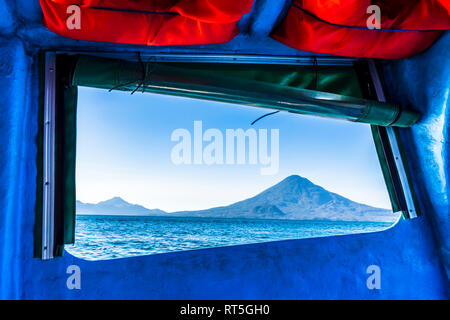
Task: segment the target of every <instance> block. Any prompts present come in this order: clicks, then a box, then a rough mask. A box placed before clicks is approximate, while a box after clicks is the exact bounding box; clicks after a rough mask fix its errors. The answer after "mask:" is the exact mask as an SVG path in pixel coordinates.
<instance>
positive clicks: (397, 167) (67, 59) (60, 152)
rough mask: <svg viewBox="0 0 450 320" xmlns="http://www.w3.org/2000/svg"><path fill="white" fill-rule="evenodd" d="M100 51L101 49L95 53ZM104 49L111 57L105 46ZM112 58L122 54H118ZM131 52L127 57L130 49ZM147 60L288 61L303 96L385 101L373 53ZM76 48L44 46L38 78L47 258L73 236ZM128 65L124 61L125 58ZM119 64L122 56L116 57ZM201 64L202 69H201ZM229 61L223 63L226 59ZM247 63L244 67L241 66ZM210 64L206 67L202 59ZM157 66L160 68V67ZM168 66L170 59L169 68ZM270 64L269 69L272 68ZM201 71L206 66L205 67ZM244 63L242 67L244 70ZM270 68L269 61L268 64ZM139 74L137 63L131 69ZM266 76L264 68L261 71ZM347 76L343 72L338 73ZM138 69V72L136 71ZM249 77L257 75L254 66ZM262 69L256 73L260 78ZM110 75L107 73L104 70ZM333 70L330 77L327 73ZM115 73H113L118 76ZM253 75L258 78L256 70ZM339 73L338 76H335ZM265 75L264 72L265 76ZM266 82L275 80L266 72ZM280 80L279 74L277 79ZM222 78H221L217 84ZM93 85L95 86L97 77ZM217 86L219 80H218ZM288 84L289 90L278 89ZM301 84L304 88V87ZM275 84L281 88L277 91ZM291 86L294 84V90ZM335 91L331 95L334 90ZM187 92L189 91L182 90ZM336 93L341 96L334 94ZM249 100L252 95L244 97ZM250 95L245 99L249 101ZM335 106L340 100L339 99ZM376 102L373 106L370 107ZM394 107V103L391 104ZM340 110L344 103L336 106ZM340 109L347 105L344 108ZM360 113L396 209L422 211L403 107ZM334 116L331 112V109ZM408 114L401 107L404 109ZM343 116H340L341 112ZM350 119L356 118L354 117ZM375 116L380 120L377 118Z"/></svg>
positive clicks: (38, 252)
mask: <svg viewBox="0 0 450 320" xmlns="http://www.w3.org/2000/svg"><path fill="white" fill-rule="evenodd" d="M96 55H98V53H97V54H96ZM104 56H106V57H108V58H111V55H110V54H104ZM113 58H114V59H118V58H119V59H120V58H127V57H121V56H119V57H117V56H116V55H114V57H113ZM128 58H129V57H128ZM145 59H146V61H149V60H150V61H151V62H152V63H161V64H165V63H169V64H170V63H173V64H175V65H176V64H178V63H183V64H185V65H186V64H188V65H190V66H191V67H194V68H196V66H202V65H203V67H202V68H203V69H205V66H208V65H211V64H213V65H215V66H216V67H217V66H219V67H220V66H226V65H230V64H232V65H234V66H239V67H241V66H243V67H244V66H246V65H252V64H254V65H256V64H258V65H265V66H269V67H275V68H277V66H281V65H282V66H290V67H291V68H302V67H304V68H305V70H306V71H305V73H304V74H305V75H306V76H303V75H302V73H301V72H300V76H299V77H300V80H301V81H297V82H296V86H297V88H299V89H298V90H299V91H298V92H300V93H301V94H302V93H305V94H306V98H308V99H310V98H312V99H314V98H315V95H317V94H319V95H324V96H325V98H326V99H328V98H330V97H333V98H335V99H336V97H334V96H337V95H338V94H340V93H341V94H342V92H343V93H345V95H344V96H342V95H341V96H339V97H344V98H345V97H346V95H351V96H353V98H350V100H349V101H350V102H352V103H353V102H355V103H360V102H359V101H362V100H361V99H362V98H364V99H367V101H381V102H385V101H386V98H385V96H384V91H383V84H382V80H381V77H380V76H379V74H378V70H377V66H376V64H375V62H374V61H372V60H352V59H342V58H330V57H323V58H322V57H317V58H316V57H312V58H298V57H274V56H238V55H222V56H218V55H159V56H151V57H150V58H147V57H146V58H145ZM136 60H137V61H135V62H134V65H138V66H143V68H142V70H143V72H142V73H143V75H144V79H145V72H146V71H145V70H148V68H147V66H146V65H145V64H144V63H143V62H142V60H143V58H142V57H141V56H140V55H139V56H138V57H137V59H136ZM77 61H78V56H77V54H75V53H64V52H61V53H56V52H43V53H42V54H41V81H40V108H39V132H38V135H37V146H38V156H37V169H38V175H37V193H36V194H37V198H36V208H35V209H36V219H35V244H34V256H35V257H37V258H41V259H45V260H47V259H52V258H55V257H59V256H62V254H63V251H64V245H65V244H71V243H74V241H75V218H76V212H75V210H76V205H75V203H76V198H75V157H76V155H75V152H76V104H77V85H79V83H76V82H77V81H79V80H77V81H75V80H74V72H75V67H76V63H77ZM125 66H127V65H126V64H125ZM321 67H324V68H325V69H326V68H343V69H346V68H347V70H351V72H353V73H354V77H353V78H352V80H351V81H349V82H351V83H350V84H347V86H346V87H345V88H344V89H342V88H336V86H335V85H333V83H331V84H330V83H329V82H328V83H327V81H320V82H319V81H318V77H319V76H321V75H322V74H321V73H320V68H321ZM120 68H123V64H120ZM202 68H200V69H202ZM225 68H226V67H225ZM244 68H245V67H244ZM206 69H207V67H206ZM164 70H165V69H162V71H161V72H162V74H163V75H164ZM167 70H169V71H171V70H170V67H169V68H168V69H167ZM272 70H273V69H272ZM203 71H204V70H203ZM244 71H245V70H244ZM269 72H270V68H269ZM131 73H133V74H136V70H132V72H131ZM325 74H326V73H325ZM238 76H239V77H244V78H245V77H250V76H249V75H248V74H247V75H243V74H242V73H241V74H238ZM262 76H263V77H266V78H267V72H266V75H264V74H263V75H262ZM341 76H345V72H344V73H342V74H341ZM138 77H139V76H138ZM251 77H253V78H254V77H255V75H254V74H253V75H252V76H251ZM258 77H259V78H258ZM109 78H110V79H111V77H109ZM331 78H333V77H331ZM334 78H335V79H334V81H335V83H334V84H336V83H338V82H342V81H341V79H336V77H334ZM116 80H117V79H115V80H114V81H116ZM246 80H249V81H250V82H249V83H250V85H252V83H251V81H254V79H252V78H250V79H244V81H246ZM256 80H261V79H260V76H257V79H256ZM336 80H337V81H336ZM117 81H121V82H123V79H119V80H117ZM214 81H215V79H212V83H213V86H212V88H213V89H212V90H211V88H208V89H209V91H210V92H209V93H208V94H210V95H209V96H202V97H200V98H203V99H205V98H206V99H210V100H216V101H217V100H219V101H224V100H220V99H216V97H215V96H214V93H215V92H214V85H215V83H214ZM264 81H266V80H264ZM268 81H269V82H270V81H272V80H268ZM277 81H278V82H280V80H277ZM119 84H120V85H119V86H117V84H115V85H113V83H108V81H105V83H104V86H103V88H108V89H114V88H115V87H116V89H122V90H128V91H132V90H139V89H141V87H143V83H142V82H139V81H135V83H134V84H133V86H134V89H133V87H126V86H125V87H124V86H123V85H122V84H121V83H119ZM217 85H219V86H220V82H219V83H218V84H217ZM92 86H94V87H95V86H96V85H95V84H94V85H92ZM216 88H217V86H216ZM267 88H269V89H271V90H272V89H273V90H275V91H273V92H274V94H280V95H283V94H286V93H287V94H291V92H290V91H289V90H291V89H290V88H282V87H281V88H280V86H278V87H276V86H275V85H273V86H272V85H271V84H268V86H267V87H264V85H263V91H264V90H267ZM284 89H286V91H283V90H284ZM303 89H307V90H304V91H301V90H303ZM279 90H280V91H279ZM153 92H159V93H166V94H177V84H175V85H174V88H173V90H172V91H170V92H164V91H163V92H161V91H158V90H153ZM294 93H295V94H296V93H297V92H294ZM227 94H228V96H232V99H233V100H227V101H229V102H231V101H232V102H237V103H242V104H248V105H255V104H257V105H259V106H261V105H262V106H264V107H266V108H269V109H271V104H272V103H273V101H267V103H266V100H267V96H265V97H264V96H263V97H261V96H260V95H258V94H257V93H256V94H255V95H253V96H245V97H242V96H238V97H237V99H236V96H233V92H232V91H231V94H230V93H229V92H228V93H227ZM333 95H334V96H333ZM184 96H186V95H184ZM252 99H254V100H252ZM338 99H340V98H338ZM248 100H252V101H248ZM311 101H312V102H311V106H312V108H313V109H312V111H311V109H309V110H308V111H307V112H299V113H304V114H313V115H314V114H316V115H319V116H326V114H325V115H324V114H320V112H322V111H320V110H323V109H320V110H319V109H317V110H318V111H317V112H316V111H315V110H316V109H314V100H311ZM247 102H249V103H247ZM336 106H337V107H340V105H339V104H337V105H336ZM273 109H274V110H283V106H280V105H278V106H275V107H274V108H273ZM372 109H373V110H375V111H377V110H376V106H375V107H374V108H372ZM329 110H330V112H331V113H334V111H333V106H330V107H329ZM285 111H289V112H296V110H285ZM389 112H390V113H392V112H391V111H389ZM338 113H342V111H338ZM344 113H345V112H344ZM363 114H364V116H366V115H367V114H369V117H368V118H367V119H368V120H367V121H365V120H364V121H361V122H367V123H371V122H370V116H374V117H375V118H377V117H378V118H379V119H376V121H375V122H376V123H378V122H379V121H381V123H382V124H384V125H377V124H371V129H372V135H373V139H374V143H375V147H376V151H377V154H378V158H379V161H380V165H381V168H382V172H383V176H384V179H385V182H386V186H387V190H388V193H389V197H390V200H391V204H392V209H393V211H394V212H399V211H401V212H402V214H403V217H404V218H406V219H409V218H415V217H417V216H418V215H420V212H418V211H417V210H418V208H419V207H418V205H417V200H416V197H415V193H414V188H413V186H412V183H411V178H410V173H409V170H408V166H407V163H406V159H405V156H404V154H403V150H402V147H401V144H400V140H399V139H398V133H397V129H396V128H395V127H393V126H390V125H389V124H390V123H391V122H392V119H394V120H395V121H397V120H398V119H399V118H400V112H399V111H397V114H394V118H392V119H387V120H384V119H383V116H384V115H385V112H384V111H383V110H382V111H381V112H378V111H377V112H373V111H371V112H367V110H365V111H363ZM332 116H333V117H334V116H336V114H333V115H332ZM407 116H408V115H406V117H407ZM338 117H339V115H338ZM341 118H344V119H345V117H341ZM347 120H351V121H357V120H355V119H352V118H348V119H347ZM377 121H378V122H377Z"/></svg>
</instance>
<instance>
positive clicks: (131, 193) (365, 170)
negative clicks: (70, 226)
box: [76, 87, 390, 212]
mask: <svg viewBox="0 0 450 320" xmlns="http://www.w3.org/2000/svg"><path fill="white" fill-rule="evenodd" d="M268 112H270V110H267V109H261V108H255V107H248V106H239V105H234V104H229V103H219V102H212V101H205V100H198V99H187V98H180V97H173V96H166V95H158V94H150V93H140V92H136V93H134V94H133V95H131V94H130V92H121V91H112V92H108V90H104V89H92V88H85V87H79V96H78V114H77V118H78V119H77V120H78V124H77V167H76V179H77V180H76V185H77V199H78V200H80V201H83V202H89V203H97V202H100V201H104V200H107V199H110V198H112V197H116V196H119V197H122V198H123V199H124V200H126V201H128V202H130V203H135V204H140V205H143V206H145V207H147V208H149V209H154V208H158V209H161V210H165V211H167V212H173V211H179V210H200V209H207V208H212V207H216V206H224V205H229V204H232V203H234V202H237V201H240V200H244V199H247V198H249V197H252V196H254V195H256V194H258V193H259V192H261V191H263V190H265V189H267V188H269V187H271V186H273V185H274V184H276V183H278V182H280V181H281V180H283V179H284V178H286V177H287V176H289V175H292V174H297V175H300V176H302V177H305V178H307V179H309V180H310V181H312V182H313V183H315V184H318V185H320V186H322V187H324V188H325V189H327V190H328V191H331V192H335V193H337V194H340V195H342V196H344V197H347V198H349V199H351V200H353V201H356V202H360V203H364V204H368V205H371V206H375V207H379V208H386V209H390V201H389V196H388V193H387V190H386V186H385V183H384V180H383V176H382V173H381V169H380V165H379V163H378V159H377V155H376V151H375V147H374V144H373V141H372V136H371V132H370V127H369V125H366V124H360V123H352V122H347V121H343V120H334V119H327V118H319V117H313V116H304V115H297V114H292V113H287V112H280V113H277V114H274V115H271V116H268V117H265V118H263V119H261V120H260V121H258V122H256V123H255V124H254V125H253V126H252V125H251V123H252V122H253V121H254V120H255V119H257V118H258V117H260V116H262V115H264V114H266V113H268ZM194 121H201V124H202V133H203V134H204V133H205V132H206V131H207V130H208V129H216V130H209V131H208V132H210V133H215V134H216V135H215V136H214V137H213V138H211V142H212V141H214V143H216V140H217V139H218V138H219V137H220V136H217V134H218V132H219V133H221V135H222V136H223V140H224V141H223V144H224V148H223V150H224V154H223V159H224V164H217V163H213V164H205V161H204V159H203V161H202V164H195V163H194V162H195V161H194V160H195V159H194V153H195V152H194V144H195V142H194V141H197V149H196V150H203V152H206V151H205V149H206V147H207V146H208V145H209V144H210V143H211V142H208V141H204V142H203V143H202V147H200V149H198V146H199V144H198V141H201V140H202V139H201V137H202V136H201V134H200V135H199V134H198V132H199V131H197V132H195V130H194ZM239 128H241V129H243V130H244V131H245V130H248V129H254V130H255V132H256V137H257V139H258V141H260V140H261V135H260V131H259V130H260V129H262V130H264V129H265V130H267V134H268V155H269V156H270V155H271V151H274V150H276V148H275V147H274V148H272V147H271V143H272V142H273V141H275V140H276V139H271V133H274V132H275V131H274V130H278V135H279V165H278V167H277V168H275V169H278V170H275V169H274V170H272V172H269V173H270V174H265V175H263V174H261V173H262V170H261V168H264V167H268V165H267V164H263V163H261V158H260V154H259V153H258V154H257V161H256V162H257V163H256V164H255V163H253V164H252V163H249V160H248V159H246V163H244V164H236V163H235V164H227V163H226V161H225V160H226V153H227V152H226V151H227V150H226V148H225V144H226V130H227V129H239ZM177 129H179V130H178V131H176V130H177ZM180 129H181V131H180ZM183 129H184V130H183ZM174 132H175V133H176V132H178V133H179V132H184V133H186V132H189V133H190V136H191V140H190V142H191V147H192V148H191V153H192V154H191V156H192V158H191V164H185V163H181V164H177V161H175V162H174V161H173V159H174V156H173V155H174V154H175V155H183V154H184V155H186V154H185V153H183V152H181V153H178V152H176V151H174V148H175V150H178V151H179V149H176V146H178V147H181V144H180V142H182V141H184V142H185V141H186V140H187V137H185V138H186V139H184V140H183V139H182V138H180V137H178V138H179V139H178V140H177V139H175V138H177V137H175V138H174V137H173V135H174ZM199 137H200V139H199ZM214 138H215V139H214ZM274 138H276V137H275V136H274ZM195 139H197V140H195ZM262 141H264V139H263V140H262ZM217 143H218V142H217ZM217 143H216V146H218V145H219V144H217ZM184 146H185V147H186V144H185V145H184ZM258 148H259V145H258ZM260 151H261V150H260V149H258V152H260ZM236 152H237V150H236ZM195 154H197V155H198V154H199V153H198V152H197V153H195ZM211 154H212V155H216V156H217V154H215V153H211ZM272 155H275V153H274V152H272ZM219 156H220V154H219ZM248 156H249V155H248V152H247V158H248ZM219 158H220V157H219ZM274 158H275V157H274ZM200 159H202V153H201V152H200ZM273 163H275V161H274V160H273ZM266 173H267V172H266Z"/></svg>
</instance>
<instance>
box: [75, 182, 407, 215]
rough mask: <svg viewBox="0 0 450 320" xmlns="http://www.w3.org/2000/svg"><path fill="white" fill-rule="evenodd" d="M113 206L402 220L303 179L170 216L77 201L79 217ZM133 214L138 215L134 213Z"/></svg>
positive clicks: (119, 202)
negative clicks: (241, 197)
mask: <svg viewBox="0 0 450 320" xmlns="http://www.w3.org/2000/svg"><path fill="white" fill-rule="evenodd" d="M79 203H80V211H79V210H78V209H79V208H78V205H79ZM110 205H112V208H111V212H112V213H111V214H120V212H121V211H123V212H124V213H123V215H146V216H148V215H156V216H189V217H211V218H249V219H292V220H332V221H373V222H394V221H396V219H397V218H398V216H397V215H396V214H394V213H392V211H390V210H387V209H380V208H375V207H371V206H368V205H365V204H361V203H358V202H355V201H352V200H350V199H347V198H345V197H343V196H341V195H339V194H336V193H333V192H330V191H328V190H326V189H324V188H323V187H321V186H319V185H316V184H314V183H312V182H311V181H310V180H308V179H307V178H304V177H301V176H299V175H291V176H288V177H287V178H285V179H283V180H282V181H281V182H279V183H277V184H275V185H273V186H272V187H269V188H267V189H266V190H264V191H262V192H260V193H258V194H257V195H255V196H253V197H250V198H248V199H245V200H241V201H238V202H235V203H233V204H230V205H227V206H220V207H214V208H210V209H204V210H196V211H176V212H171V213H168V212H165V211H163V210H159V209H147V208H145V207H143V206H140V205H133V204H129V203H128V202H126V201H125V200H123V199H122V198H120V197H114V198H112V199H109V200H106V201H102V202H99V203H98V204H85V203H82V202H81V201H77V213H81V214H83V213H87V212H88V211H89V210H92V211H95V212H97V213H98V212H103V213H101V214H108V206H110ZM133 210H136V211H135V212H134V213H133ZM91 214H95V213H91Z"/></svg>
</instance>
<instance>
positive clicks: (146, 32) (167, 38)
mask: <svg viewBox="0 0 450 320" xmlns="http://www.w3.org/2000/svg"><path fill="white" fill-rule="evenodd" d="M40 2H41V7H42V11H43V13H44V20H43V23H44V25H45V26H47V28H49V29H50V30H51V31H53V32H55V33H57V34H59V35H62V36H65V37H68V38H72V39H79V40H91V41H102V42H115V43H129V44H143V45H194V44H212V43H223V42H228V41H230V40H231V39H233V37H235V36H236V35H237V34H238V33H239V29H238V27H237V21H238V20H239V19H240V18H241V17H242V15H244V14H246V13H248V12H249V11H250V9H251V7H252V4H253V0H240V1H231V0H156V1H155V0H153V1H150V0H148V1H136V0H122V1H119V0H115V1H114V0H84V1H83V0H40ZM70 5H77V6H79V7H80V9H81V11H80V15H79V16H80V28H79V29H77V28H73V27H72V28H69V27H68V26H67V20H68V19H71V16H72V15H73V11H71V10H69V11H68V7H69V6H70Z"/></svg>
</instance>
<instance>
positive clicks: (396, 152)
mask: <svg viewBox="0 0 450 320" xmlns="http://www.w3.org/2000/svg"><path fill="white" fill-rule="evenodd" d="M368 65H369V72H370V76H371V78H372V82H373V85H374V88H375V93H376V95H377V98H378V100H379V101H381V102H386V96H385V94H384V90H383V85H382V83H381V79H380V75H379V73H378V70H377V67H376V64H375V62H374V61H373V60H372V59H369V61H368ZM386 132H387V137H388V142H389V146H390V149H391V151H392V155H393V161H394V165H395V168H396V169H397V173H398V176H399V179H400V184H401V192H402V193H403V196H404V200H405V202H406V208H405V210H406V211H407V212H406V214H404V216H405V217H406V218H410V219H413V218H417V217H418V214H417V210H416V206H415V203H414V197H413V193H412V191H411V188H412V186H411V184H410V181H409V180H408V175H407V173H406V169H405V165H404V162H403V161H405V159H403V157H402V154H401V152H400V147H399V144H398V141H397V136H396V134H395V129H394V128H393V127H386Z"/></svg>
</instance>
